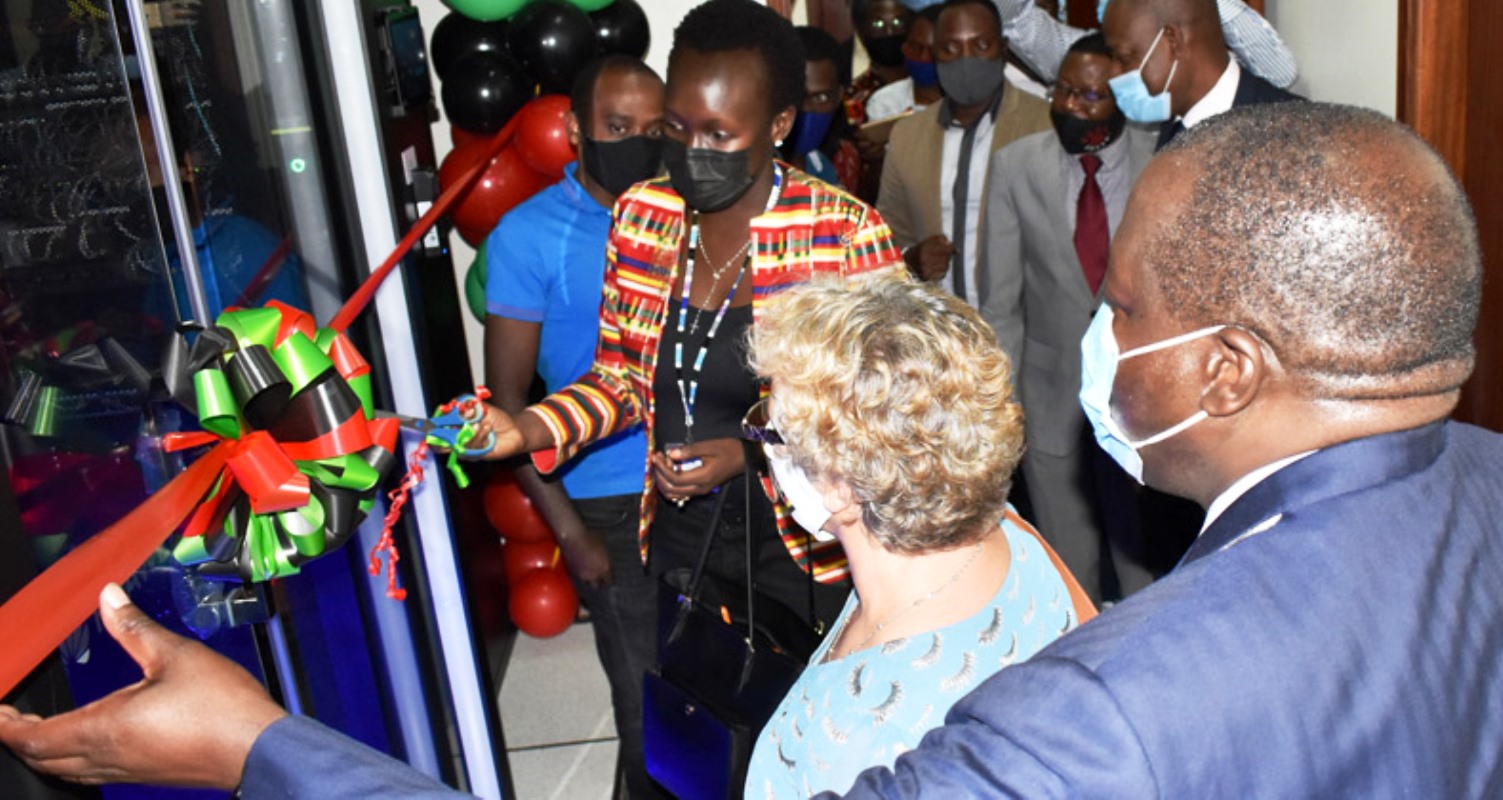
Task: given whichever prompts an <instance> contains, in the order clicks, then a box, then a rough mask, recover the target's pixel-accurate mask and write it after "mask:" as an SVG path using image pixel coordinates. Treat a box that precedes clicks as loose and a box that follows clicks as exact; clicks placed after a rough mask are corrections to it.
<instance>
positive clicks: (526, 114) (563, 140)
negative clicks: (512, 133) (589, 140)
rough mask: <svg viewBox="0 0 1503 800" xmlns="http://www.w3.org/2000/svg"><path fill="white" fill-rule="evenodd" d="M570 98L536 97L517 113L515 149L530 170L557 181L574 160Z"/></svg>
mask: <svg viewBox="0 0 1503 800" xmlns="http://www.w3.org/2000/svg"><path fill="white" fill-rule="evenodd" d="M568 114H569V98H568V97H567V96H565V95H561V94H545V95H543V96H542V97H534V98H533V99H531V100H529V101H527V105H525V106H522V110H521V111H518V112H517V138H516V140H515V141H513V142H512V146H514V147H516V148H517V153H519V154H520V155H521V156H522V160H523V161H526V162H527V165H528V166H529V167H532V168H533V169H534V170H536V171H538V172H541V173H542V174H544V175H547V176H548V177H550V178H553V179H554V180H558V179H560V178H562V177H564V167H566V166H568V165H569V162H570V161H573V160H574V146H573V145H571V144H569V120H568Z"/></svg>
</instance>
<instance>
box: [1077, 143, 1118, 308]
mask: <svg viewBox="0 0 1503 800" xmlns="http://www.w3.org/2000/svg"><path fill="white" fill-rule="evenodd" d="M1080 166H1081V168H1082V169H1084V170H1085V183H1084V184H1082V185H1081V187H1080V198H1079V199H1077V200H1076V201H1075V254H1076V255H1077V256H1079V257H1080V269H1081V271H1082V272H1084V273H1085V280H1086V285H1087V286H1090V287H1091V295H1092V296H1095V294H1096V292H1097V291H1098V290H1099V289H1100V288H1101V281H1102V279H1103V278H1105V277H1106V252H1107V249H1108V247H1110V242H1111V231H1110V229H1109V228H1108V227H1107V224H1106V198H1105V197H1103V196H1102V195H1101V186H1100V184H1098V183H1096V171H1097V170H1099V169H1101V157H1100V156H1095V155H1091V154H1086V155H1083V156H1081V157H1080Z"/></svg>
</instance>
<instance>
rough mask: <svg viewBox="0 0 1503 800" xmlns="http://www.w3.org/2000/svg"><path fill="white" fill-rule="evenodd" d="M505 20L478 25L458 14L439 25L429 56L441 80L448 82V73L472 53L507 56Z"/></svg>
mask: <svg viewBox="0 0 1503 800" xmlns="http://www.w3.org/2000/svg"><path fill="white" fill-rule="evenodd" d="M506 28H507V22H506V20H504V19H503V20H498V21H496V22H477V21H475V20H473V19H470V18H469V17H466V16H465V15H463V14H461V13H459V12H457V11H455V12H452V13H450V14H448V15H447V16H445V17H444V18H443V19H441V20H439V21H438V25H436V26H434V28H433V41H432V42H431V43H430V44H429V45H428V52H429V54H430V56H431V58H432V60H433V73H434V74H435V75H437V76H438V78H439V80H448V79H449V69H450V68H451V67H453V66H454V64H455V63H457V62H458V61H459V60H460V59H461V58H464V57H465V56H467V55H470V54H472V53H505V52H506Z"/></svg>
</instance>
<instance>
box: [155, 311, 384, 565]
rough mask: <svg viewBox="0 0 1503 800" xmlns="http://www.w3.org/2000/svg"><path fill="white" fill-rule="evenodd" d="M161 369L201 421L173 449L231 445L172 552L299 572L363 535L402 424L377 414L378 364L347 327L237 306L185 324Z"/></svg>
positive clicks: (172, 441)
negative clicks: (210, 320)
mask: <svg viewBox="0 0 1503 800" xmlns="http://www.w3.org/2000/svg"><path fill="white" fill-rule="evenodd" d="M162 372H163V377H164V378H165V379H166V382H167V388H168V390H169V391H170V392H171V393H172V396H173V397H174V398H175V399H176V400H177V401H178V402H180V403H182V404H183V405H184V406H185V407H187V408H188V409H189V410H191V411H194V412H196V413H197V414H198V420H199V424H200V425H201V426H202V427H203V432H199V433H186V434H169V435H168V436H166V437H164V445H165V447H166V448H167V449H168V450H180V449H183V448H187V447H194V446H198V445H203V444H211V443H216V442H217V443H218V444H217V446H218V447H221V448H225V450H226V457H225V466H224V467H223V469H221V471H220V473H219V476H218V478H217V480H216V481H215V482H214V485H213V488H212V489H210V491H209V493H208V495H207V496H206V497H205V498H204V501H203V502H202V504H201V505H200V506H199V507H198V509H197V510H195V511H194V512H193V514H192V515H191V516H190V517H189V518H188V522H187V525H186V527H185V528H184V531H183V537H182V539H181V541H180V542H179V543H178V545H177V547H176V549H175V550H174V551H173V555H174V556H175V557H176V558H177V560H178V561H180V562H182V563H184V564H201V565H202V566H201V567H200V569H201V570H202V571H203V573H204V574H206V575H211V576H212V575H216V574H217V575H223V576H227V577H229V576H233V577H238V578H239V579H240V580H243V581H247V582H257V581H265V580H269V579H271V578H277V577H283V576H287V575H295V574H297V572H298V570H299V567H300V566H301V565H302V564H304V563H306V562H307V561H309V560H311V559H314V558H317V557H318V556H320V555H323V554H324V553H326V552H329V551H330V550H332V549H334V548H336V547H338V546H339V545H341V544H343V543H344V542H345V541H346V540H347V539H349V538H350V537H351V536H352V535H353V534H354V532H355V528H356V526H358V525H359V524H360V522H361V520H363V519H365V516H366V514H367V513H368V512H369V511H370V509H371V507H372V505H373V504H374V499H375V493H376V489H377V486H378V485H379V484H380V482H381V480H382V479H383V478H384V477H385V476H386V475H388V474H389V473H390V472H391V470H392V468H393V467H394V466H396V464H397V463H398V458H397V456H396V447H397V434H398V431H399V429H400V425H399V422H398V421H397V420H395V419H378V418H376V416H375V412H374V409H373V408H372V397H371V375H370V366H369V365H368V364H366V362H365V359H364V358H363V357H361V355H360V352H359V351H358V350H357V349H356V348H355V346H354V345H353V344H351V343H350V340H349V339H348V338H347V337H346V336H345V335H344V334H343V333H341V332H338V331H335V330H332V329H329V328H324V329H318V328H317V327H316V326H315V323H314V321H313V317H312V316H310V315H309V314H307V313H306V312H303V311H300V310H298V309H296V308H292V307H291V306H287V305H284V304H282V303H279V302H277V301H275V300H273V301H271V302H270V303H268V304H267V305H266V306H264V307H262V308H250V309H239V308H236V309H230V310H228V311H225V312H224V313H223V314H221V315H220V316H219V318H218V319H217V320H215V323H214V325H213V326H212V327H210V328H207V329H202V330H199V331H197V335H196V336H195V337H194V338H193V341H192V342H191V343H190V342H189V340H188V335H187V332H183V333H179V334H178V335H177V337H175V338H174V339H173V341H172V342H171V344H170V345H169V349H168V352H167V355H166V358H165V359H164V362H163V367H162Z"/></svg>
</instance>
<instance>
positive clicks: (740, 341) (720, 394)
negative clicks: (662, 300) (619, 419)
mask: <svg viewBox="0 0 1503 800" xmlns="http://www.w3.org/2000/svg"><path fill="white" fill-rule="evenodd" d="M719 310H720V309H719V308H718V307H716V308H712V309H705V310H701V309H696V308H694V307H693V306H690V307H689V315H688V320H687V322H686V324H685V328H684V358H683V369H682V370H681V372H682V375H683V384H684V392H686V393H687V392H689V391H690V384H691V382H693V381H694V380H695V379H696V378H698V381H699V391H698V393H697V394H696V395H695V400H694V435H693V437H692V439H693V441H697V442H703V441H705V440H707V439H724V438H737V439H739V438H740V437H741V418H742V417H744V416H746V410H747V409H749V408H751V407H752V404H753V403H756V402H757V397H758V394H757V383H756V378H755V376H753V375H752V372H751V368H750V367H748V366H747V363H746V331H747V329H748V328H750V327H751V324H752V307H751V304H749V303H748V304H747V305H744V306H740V307H733V308H730V309H727V310H726V312H725V319H724V320H722V321H721V323H720V330H718V331H716V332H715V339H714V340H713V341H711V342H710V350H709V352H708V353H706V354H705V361H704V365H703V367H702V368H701V371H700V372H699V374H698V375H697V376H696V375H695V373H694V360H695V359H696V358H697V357H698V356H699V348H700V347H701V346H702V345H703V344H704V342H705V336H706V334H707V333H709V329H710V326H711V324H713V323H714V321H715V313H716V312H717V311H719ZM695 314H699V315H700V317H699V330H698V331H697V332H691V331H690V327H691V326H692V325H693V324H694V320H695V316H694V315H695ZM678 340H679V335H678V309H677V308H674V309H672V310H670V311H669V312H668V322H667V324H666V325H665V326H664V329H663V339H662V342H661V343H660V344H659V345H658V363H657V371H656V372H655V373H654V374H653V378H652V393H653V397H654V398H655V400H654V404H655V406H656V410H655V413H656V420H655V427H656V433H655V436H656V439H657V447H658V448H660V449H661V448H663V447H664V446H666V445H668V444H673V443H681V442H688V441H690V439H691V437H690V436H689V433H688V432H687V431H685V430H684V395H682V394H680V393H679V386H678V373H679V372H680V371H676V370H675V369H674V367H673V350H674V345H676V344H678Z"/></svg>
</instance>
